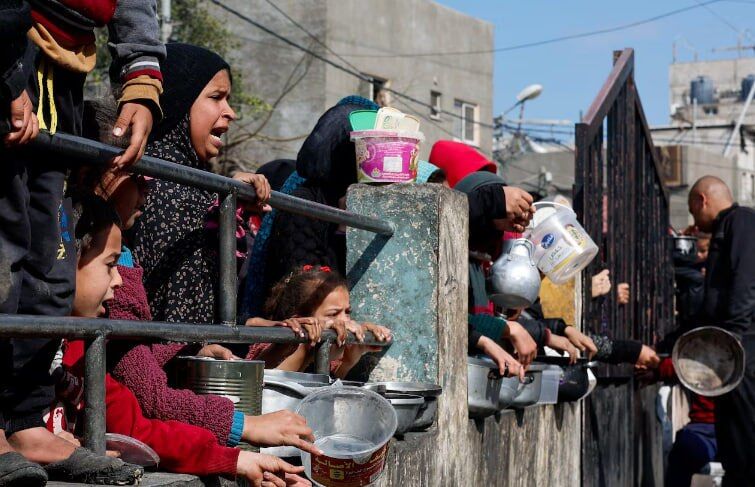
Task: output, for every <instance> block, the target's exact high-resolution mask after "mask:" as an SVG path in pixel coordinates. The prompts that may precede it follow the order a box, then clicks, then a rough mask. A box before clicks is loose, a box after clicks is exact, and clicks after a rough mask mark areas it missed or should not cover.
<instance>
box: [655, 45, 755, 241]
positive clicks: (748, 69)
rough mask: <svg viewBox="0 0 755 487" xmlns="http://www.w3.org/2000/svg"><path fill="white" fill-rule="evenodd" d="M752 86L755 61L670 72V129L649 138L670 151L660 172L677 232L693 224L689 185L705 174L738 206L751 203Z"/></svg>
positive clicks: (754, 184) (688, 65) (699, 64)
mask: <svg viewBox="0 0 755 487" xmlns="http://www.w3.org/2000/svg"><path fill="white" fill-rule="evenodd" d="M754 85H755V57H742V58H736V59H723V60H713V61H696V62H684V63H674V64H671V66H670V67H669V105H670V106H669V111H670V123H669V124H668V125H664V126H659V127H653V129H652V132H653V141H654V143H655V144H656V145H657V146H669V148H668V149H667V150H665V151H664V171H665V172H666V175H667V185H668V187H669V190H670V191H671V196H672V208H671V219H672V224H674V225H675V226H677V227H679V226H685V225H686V224H688V223H690V222H691V220H690V217H689V214H688V212H687V192H688V190H689V185H690V184H692V183H694V182H695V180H696V179H697V178H698V177H700V176H703V175H706V174H713V175H716V176H718V177H720V178H721V179H723V180H724V181H725V182H726V183H727V184H728V185H729V186H730V187H731V189H732V192H733V193H734V198H735V199H736V200H737V201H739V202H740V203H741V204H745V205H750V206H752V205H753V204H754V203H755V144H754V143H753V141H754V140H755V106H753V104H750V105H749V106H748V107H747V109H746V110H745V107H746V105H747V103H746V102H747V98H748V94H749V92H750V88H751V87H752V86H754ZM740 120H741V125H738V122H739V121H740ZM733 132H734V135H733V137H732V133H733Z"/></svg>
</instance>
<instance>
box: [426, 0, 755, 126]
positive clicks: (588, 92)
mask: <svg viewBox="0 0 755 487" xmlns="http://www.w3.org/2000/svg"><path fill="white" fill-rule="evenodd" d="M438 2H439V3H441V4H443V5H446V6H448V7H451V8H453V9H455V10H458V11H460V12H463V13H465V14H468V15H471V16H474V17H477V18H480V19H483V20H486V21H488V22H490V23H492V24H493V25H494V27H495V47H496V48H501V47H506V46H512V45H519V44H524V43H529V42H536V41H541V40H545V39H552V38H555V37H560V36H567V35H572V34H578V33H582V32H587V31H593V30H598V29H605V28H610V27H616V26H620V25H623V24H628V23H632V22H635V21H640V20H644V19H648V18H651V17H654V16H657V15H661V14H665V13H667V12H671V11H674V10H678V9H682V8H686V7H691V6H697V8H694V9H692V10H688V11H685V12H682V13H679V14H676V15H673V16H670V17H666V18H663V19H660V20H657V21H654V22H650V23H646V24H643V25H640V26H637V27H633V28H629V29H626V30H621V31H618V32H612V33H608V34H602V35H596V36H593V37H587V38H582V39H576V40H569V41H562V42H558V43H554V44H547V45H543V46H538V47H531V48H527V49H521V50H514V51H508V52H499V53H496V54H495V55H494V56H495V57H494V62H495V80H494V90H495V91H494V110H493V112H494V113H495V114H500V113H501V112H503V111H504V110H506V109H507V108H509V107H510V106H511V105H513V104H514V103H515V101H516V95H517V93H519V91H520V90H521V89H522V88H524V87H525V86H527V85H530V84H533V83H538V84H541V85H543V92H542V94H541V95H540V97H539V98H537V99H535V100H532V101H530V102H528V103H527V105H526V108H525V114H524V116H525V118H527V119H529V118H547V119H567V120H571V121H577V120H578V119H579V115H580V111H586V110H587V107H588V106H589V105H590V103H591V102H592V100H593V98H594V97H595V95H596V94H597V92H598V90H599V89H600V86H601V85H602V84H603V82H604V81H605V79H606V77H607V75H608V73H609V71H610V69H611V63H612V60H611V59H612V54H611V53H612V51H613V50H616V49H622V48H625V47H632V48H634V50H635V80H636V83H637V88H638V90H639V93H640V98H641V100H642V104H643V107H644V109H645V114H646V116H647V118H648V122H649V123H650V125H658V124H666V123H668V122H669V106H668V67H669V64H671V62H672V45H673V43H674V41H677V44H678V46H679V47H678V49H677V53H678V54H677V61H678V62H680V61H681V62H683V61H692V59H693V56H694V52H693V50H692V48H694V49H695V50H696V51H697V53H698V56H699V59H700V60H705V59H723V58H727V57H728V58H730V57H735V56H736V52H730V53H720V52H717V53H714V52H712V49H714V48H721V47H732V46H736V45H737V38H738V37H739V36H740V35H742V38H743V44H749V45H752V44H755V40H753V39H754V38H755V0H718V1H715V2H710V1H709V0H708V1H704V0H656V1H650V0H628V1H617V0H474V1H471V0H438ZM701 3H702V4H705V6H699V5H700V4H701ZM706 7H707V8H706ZM748 29H752V30H753V32H749V31H748ZM682 46H686V47H682ZM742 55H743V56H751V55H753V51H752V50H750V51H746V52H744V53H742ZM516 114H517V112H512V113H511V114H509V116H510V117H511V116H516Z"/></svg>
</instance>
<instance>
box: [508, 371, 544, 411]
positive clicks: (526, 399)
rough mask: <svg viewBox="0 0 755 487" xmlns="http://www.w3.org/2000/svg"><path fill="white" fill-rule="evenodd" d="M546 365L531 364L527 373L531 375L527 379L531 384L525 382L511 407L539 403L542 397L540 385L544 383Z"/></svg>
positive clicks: (527, 375)
mask: <svg viewBox="0 0 755 487" xmlns="http://www.w3.org/2000/svg"><path fill="white" fill-rule="evenodd" d="M545 367H547V365H545V364H531V365H530V367H529V369H528V370H527V374H526V377H530V379H527V380H528V381H529V384H525V385H524V387H522V389H521V390H520V391H519V394H517V396H516V397H515V398H514V401H513V402H512V403H511V407H513V408H523V407H527V406H532V405H533V404H535V403H537V400H538V399H540V387H541V386H542V384H543V370H545Z"/></svg>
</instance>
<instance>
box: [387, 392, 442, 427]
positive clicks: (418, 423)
mask: <svg viewBox="0 0 755 487" xmlns="http://www.w3.org/2000/svg"><path fill="white" fill-rule="evenodd" d="M375 384H380V385H383V386H385V390H386V391H387V392H388V393H397V394H412V395H415V396H421V397H424V398H425V403H424V404H423V405H422V406H421V407H420V409H419V414H418V415H417V419H415V420H414V424H413V425H412V430H414V431H419V430H425V429H427V428H429V427H430V426H432V425H433V423H434V422H435V419H436V418H437V417H438V396H440V395H441V394H442V393H443V388H442V387H441V386H439V385H437V384H432V383H429V382H376V383H375Z"/></svg>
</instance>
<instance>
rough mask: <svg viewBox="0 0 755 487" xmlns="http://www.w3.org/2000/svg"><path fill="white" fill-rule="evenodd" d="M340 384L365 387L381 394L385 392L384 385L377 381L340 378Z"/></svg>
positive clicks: (383, 394)
mask: <svg viewBox="0 0 755 487" xmlns="http://www.w3.org/2000/svg"><path fill="white" fill-rule="evenodd" d="M341 385H344V386H352V387H361V388H362V389H367V390H368V391H372V392H377V393H378V394H380V395H381V396H385V393H386V390H385V386H384V385H383V384H380V383H378V382H360V381H357V380H342V381H341Z"/></svg>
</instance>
